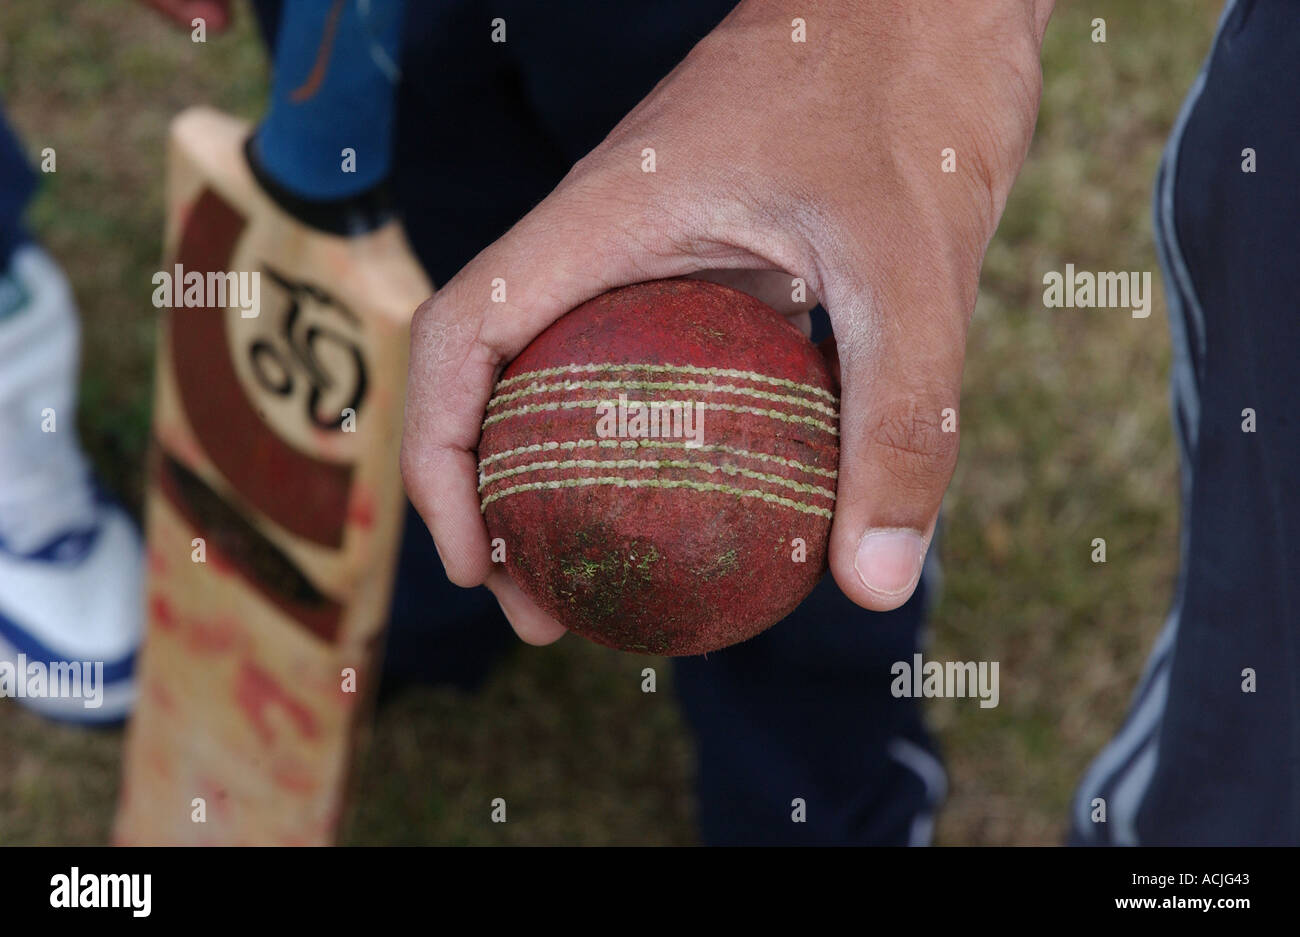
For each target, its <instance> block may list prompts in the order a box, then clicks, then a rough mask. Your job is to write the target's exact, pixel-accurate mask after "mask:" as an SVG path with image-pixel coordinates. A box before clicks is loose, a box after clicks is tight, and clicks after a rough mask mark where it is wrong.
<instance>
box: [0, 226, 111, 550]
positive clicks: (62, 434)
mask: <svg viewBox="0 0 1300 937" xmlns="http://www.w3.org/2000/svg"><path fill="white" fill-rule="evenodd" d="M5 281H8V282H7V284H6V283H5ZM14 297H17V301H15V300H14ZM6 298H7V299H8V306H7V307H6V308H7V314H6V315H4V316H3V317H0V542H3V544H4V545H5V546H6V547H7V548H8V549H10V550H12V551H14V552H18V553H26V552H30V551H32V550H36V549H39V548H41V547H42V546H44V545H46V544H47V543H49V542H50V541H51V540H53V539H54V538H55V537H57V536H59V535H60V534H62V533H66V532H68V531H73V530H84V529H87V528H89V527H91V526H93V524H94V521H95V503H94V493H93V491H92V489H91V485H90V477H89V472H88V468H87V464H86V460H85V458H84V457H83V456H82V454H81V445H80V442H79V440H78V438H77V410H76V404H77V372H78V350H79V349H78V346H79V343H80V331H81V330H80V323H79V322H78V319H77V311H76V306H75V303H74V300H73V297H72V290H71V288H70V287H69V285H68V281H67V280H66V279H65V278H64V276H63V273H62V271H60V270H59V268H58V266H57V265H56V264H55V263H54V261H53V260H52V259H51V258H50V257H49V255H48V254H46V253H45V252H44V251H43V250H41V249H40V248H39V247H35V246H33V245H25V246H23V247H20V248H18V250H17V251H15V252H14V255H13V258H12V260H11V261H10V264H9V269H8V270H6V271H3V272H0V300H4V299H6ZM24 298H25V302H23V299H24ZM51 429H52V430H53V431H50V430H51Z"/></svg>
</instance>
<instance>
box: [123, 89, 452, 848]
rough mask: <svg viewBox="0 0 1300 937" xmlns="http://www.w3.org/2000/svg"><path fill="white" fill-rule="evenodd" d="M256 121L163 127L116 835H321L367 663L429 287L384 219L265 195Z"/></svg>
mask: <svg viewBox="0 0 1300 937" xmlns="http://www.w3.org/2000/svg"><path fill="white" fill-rule="evenodd" d="M251 131H252V128H251V127H250V126H249V125H247V124H246V123H244V122H243V121H240V120H237V119H234V118H232V117H229V116H226V115H223V114H220V113H218V112H215V111H212V110H209V109H202V108H200V109H193V110H189V111H186V112H184V113H182V114H181V115H180V116H179V117H177V118H176V119H175V121H174V123H173V124H172V127H171V132H170V138H169V143H168V157H167V184H166V188H167V194H166V205H167V209H166V233H165V258H166V261H165V263H164V265H163V270H162V271H161V272H160V274H159V276H157V277H155V284H156V285H157V286H158V289H157V290H156V291H155V294H154V300H155V305H166V306H168V307H170V308H167V309H164V310H163V314H162V319H161V322H160V326H159V333H158V350H157V361H156V367H157V377H156V390H155V402H154V415H153V440H152V446H151V449H152V452H151V456H150V464H149V482H148V490H147V496H146V541H147V550H148V577H147V580H148V585H147V589H148V593H147V597H146V608H147V613H148V623H147V630H146V635H145V641H144V646H143V649H142V653H141V660H140V665H139V674H138V684H139V694H140V695H139V702H138V706H137V709H136V711H135V714H134V716H133V718H132V720H131V724H130V727H129V730H128V738H127V748H126V755H125V764H124V776H123V783H122V790H121V793H120V801H119V806H118V814H117V820H116V829H115V839H116V841H117V842H119V843H122V844H139V845H151V844H268V845H269V844H295V845H303V844H329V843H331V842H333V841H334V840H335V838H336V835H337V832H338V829H339V824H340V819H341V817H342V813H343V808H344V801H345V793H346V790H347V786H348V781H349V772H350V767H351V764H352V761H353V751H354V746H355V744H356V742H357V739H358V734H359V732H360V731H361V729H362V728H363V724H364V721H365V718H364V717H365V716H366V715H367V714H368V711H369V706H368V702H369V700H370V699H371V691H373V689H374V687H375V684H376V683H377V681H378V677H379V674H378V663H379V660H378V656H379V652H380V650H381V643H382V636H383V628H384V625H385V624H386V621H387V614H388V607H389V601H390V598H391V590H392V584H393V577H394V572H395V564H396V558H397V550H398V546H399V542H400V536H401V527H402V520H403V517H404V498H403V494H402V485H401V479H400V475H399V470H398V451H399V446H400V441H401V422H402V407H403V396H404V387H405V375H406V361H407V345H408V328H409V324H410V319H411V315H412V313H413V312H414V310H415V307H416V306H417V305H419V303H420V302H421V301H423V300H424V299H425V298H426V297H427V296H428V295H429V294H430V292H431V291H432V286H431V284H430V283H429V282H428V281H427V279H426V277H425V275H424V273H423V271H422V270H421V268H420V266H419V264H418V263H417V261H416V260H415V258H414V256H413V255H412V253H411V251H410V248H409V246H408V244H407V242H406V239H405V236H404V234H403V232H402V230H401V227H400V225H399V224H398V223H397V222H396V221H395V220H389V221H387V222H383V223H380V224H378V225H377V226H376V227H373V228H370V229H366V230H360V231H353V232H352V233H348V234H343V233H330V232H329V231H327V230H323V229H321V228H320V227H317V226H313V224H308V223H304V221H303V214H302V213H296V214H295V212H294V211H293V209H292V207H289V208H286V207H285V205H286V202H285V200H284V199H283V198H272V197H271V196H270V194H269V189H268V188H267V186H264V185H262V184H260V183H259V181H258V177H257V175H256V174H255V173H254V171H253V169H252V167H251V165H250V162H249V160H248V159H247V157H246V155H245V144H246V141H247V140H248V138H249V136H250V134H251ZM232 274H233V276H232ZM241 277H242V279H241ZM169 281H170V282H169ZM223 289H224V294H223Z"/></svg>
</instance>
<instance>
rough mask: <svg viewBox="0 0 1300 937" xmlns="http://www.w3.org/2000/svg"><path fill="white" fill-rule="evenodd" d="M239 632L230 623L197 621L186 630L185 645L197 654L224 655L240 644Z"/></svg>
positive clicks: (237, 628)
mask: <svg viewBox="0 0 1300 937" xmlns="http://www.w3.org/2000/svg"><path fill="white" fill-rule="evenodd" d="M239 631H240V629H239V626H238V625H236V624H234V623H232V622H229V621H202V620H199V619H195V620H194V621H191V622H190V623H189V627H188V628H186V634H185V644H186V646H187V647H188V648H189V649H190V650H191V651H192V652H193V653H195V654H224V653H226V652H227V651H231V650H233V649H234V648H235V647H236V646H237V645H238V644H239V638H240V634H239Z"/></svg>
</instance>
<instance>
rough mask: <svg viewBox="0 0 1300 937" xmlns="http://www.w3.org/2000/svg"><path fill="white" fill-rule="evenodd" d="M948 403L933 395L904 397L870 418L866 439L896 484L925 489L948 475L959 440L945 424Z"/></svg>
mask: <svg viewBox="0 0 1300 937" xmlns="http://www.w3.org/2000/svg"><path fill="white" fill-rule="evenodd" d="M950 406H951V404H950V403H948V402H940V401H938V400H935V399H933V398H923V399H920V400H909V401H904V402H900V403H898V404H894V405H892V406H890V407H888V408H886V409H885V411H884V412H882V413H881V414H880V415H879V416H878V417H876V418H875V420H874V421H873V422H872V424H871V427H870V440H871V442H872V444H873V445H875V446H876V448H877V450H878V451H879V452H880V453H881V454H882V455H883V459H882V462H883V465H884V468H885V470H886V471H888V472H889V473H890V475H891V476H893V478H894V479H895V481H897V482H898V483H899V484H900V485H903V486H905V487H907V488H909V489H914V490H928V489H931V488H933V487H935V486H936V485H938V486H942V485H945V484H947V482H948V479H949V478H951V477H952V473H953V469H954V468H956V465H957V450H958V446H959V442H958V434H957V432H956V430H955V428H954V429H951V430H949V429H946V428H945V422H946V420H945V416H944V410H945V409H946V408H948V407H950ZM954 409H955V408H954Z"/></svg>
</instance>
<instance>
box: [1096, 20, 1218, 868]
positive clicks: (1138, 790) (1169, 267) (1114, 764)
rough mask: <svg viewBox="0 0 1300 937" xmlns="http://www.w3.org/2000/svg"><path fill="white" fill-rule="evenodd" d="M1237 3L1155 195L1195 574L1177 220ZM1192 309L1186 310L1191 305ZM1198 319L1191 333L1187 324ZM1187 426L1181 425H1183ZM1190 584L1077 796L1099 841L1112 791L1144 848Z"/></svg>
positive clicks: (1121, 823) (1187, 285) (1201, 347)
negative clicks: (1197, 114)
mask: <svg viewBox="0 0 1300 937" xmlns="http://www.w3.org/2000/svg"><path fill="white" fill-rule="evenodd" d="M1236 5H1237V3H1236V0H1228V2H1227V4H1226V5H1225V6H1224V8H1223V13H1222V14H1221V15H1220V17H1219V25H1218V28H1217V29H1216V30H1215V34H1214V42H1212V43H1211V45H1210V52H1209V55H1207V56H1206V59H1205V63H1204V64H1203V65H1202V66H1201V70H1200V72H1199V73H1198V74H1197V76H1196V81H1195V82H1193V84H1192V87H1191V90H1190V91H1189V92H1188V93H1187V97H1186V99H1185V100H1184V101H1183V106H1182V109H1181V110H1180V111H1179V112H1178V119H1177V121H1176V122H1175V123H1174V128H1173V131H1172V132H1171V133H1170V136H1169V142H1168V143H1167V144H1166V146H1165V152H1164V157H1163V160H1162V173H1161V185H1160V191H1159V192H1157V193H1155V196H1156V197H1155V210H1156V212H1157V214H1158V221H1159V224H1158V225H1157V237H1156V249H1157V253H1158V254H1159V256H1160V262H1161V266H1162V267H1163V268H1164V271H1165V276H1166V277H1168V278H1170V279H1172V280H1173V281H1174V282H1173V284H1172V289H1169V290H1167V291H1166V302H1167V303H1168V305H1169V323H1170V333H1171V336H1172V341H1173V348H1174V362H1173V381H1172V383H1173V397H1174V407H1175V412H1178V411H1179V410H1181V412H1182V414H1183V417H1184V419H1183V420H1182V421H1181V423H1183V424H1185V425H1186V433H1187V435H1186V436H1184V435H1183V432H1182V430H1181V428H1180V429H1179V432H1178V441H1179V447H1180V449H1181V457H1182V464H1183V473H1182V481H1183V484H1182V510H1183V518H1182V523H1181V525H1180V529H1181V534H1180V544H1179V553H1180V557H1179V561H1180V566H1181V568H1182V569H1183V570H1184V571H1185V570H1186V569H1187V531H1188V529H1189V526H1190V525H1189V524H1188V518H1187V511H1188V508H1189V506H1190V505H1191V498H1192V490H1191V488H1192V479H1191V469H1190V465H1191V464H1192V458H1193V456H1194V454H1195V451H1196V442H1197V424H1198V421H1199V420H1200V410H1201V406H1200V393H1199V381H1200V377H1201V376H1200V375H1199V374H1195V373H1193V370H1192V367H1191V361H1192V357H1191V353H1190V349H1191V347H1192V345H1191V343H1192V342H1195V348H1196V350H1197V360H1198V361H1201V362H1204V361H1205V314H1204V311H1203V310H1202V308H1201V304H1200V301H1199V300H1198V299H1197V297H1196V290H1195V287H1194V285H1193V283H1192V277H1191V273H1190V272H1189V271H1188V269H1187V262H1186V260H1185V259H1184V258H1183V253H1182V250H1181V249H1180V247H1179V244H1178V229H1177V227H1176V222H1177V219H1176V218H1175V215H1174V195H1175V191H1174V189H1175V183H1176V181H1177V178H1178V152H1179V149H1180V148H1181V147H1182V143H1183V135H1184V134H1185V133H1186V130H1187V124H1188V121H1189V120H1190V119H1191V116H1192V112H1193V111H1194V110H1195V108H1196V104H1197V102H1198V101H1199V100H1200V97H1201V93H1202V92H1203V91H1204V90H1205V83H1206V80H1207V76H1208V72H1209V67H1210V62H1211V60H1212V59H1213V58H1214V53H1215V50H1216V49H1217V48H1218V45H1219V39H1220V37H1221V36H1222V35H1223V28H1224V25H1225V24H1226V23H1227V22H1228V19H1229V17H1230V16H1231V15H1232V11H1233V8H1234V7H1235V6H1236ZM1184 304H1185V305H1184ZM1189 321H1190V324H1191V334H1190V335H1189V334H1188V328H1187V323H1188V322H1189ZM1179 422H1180V421H1176V426H1178V425H1179ZM1183 589H1184V583H1183V580H1182V578H1181V577H1180V579H1179V583H1178V587H1177V596H1176V599H1175V604H1174V610H1173V612H1171V613H1170V615H1169V618H1168V619H1167V620H1166V622H1165V627H1164V630H1163V631H1162V632H1161V634H1160V637H1159V638H1158V639H1157V640H1156V645H1155V647H1154V648H1153V649H1152V652H1151V656H1150V658H1149V659H1148V660H1147V666H1146V671H1145V673H1144V674H1143V676H1142V680H1141V682H1140V683H1139V684H1138V691H1137V693H1136V694H1135V696H1134V709H1133V710H1132V711H1131V712H1130V714H1129V718H1128V719H1127V721H1126V722H1125V725H1124V727H1123V728H1122V729H1121V730H1120V732H1119V734H1118V735H1116V736H1115V738H1113V739H1111V741H1110V743H1109V744H1108V745H1107V746H1106V747H1105V748H1103V749H1102V751H1101V754H1099V755H1098V756H1097V758H1096V759H1095V760H1094V761H1093V763H1092V765H1091V766H1090V767H1089V768H1088V771H1087V773H1086V774H1085V775H1084V778H1083V781H1082V782H1081V783H1080V785H1079V790H1078V791H1077V792H1076V794H1075V803H1074V813H1075V828H1076V830H1077V832H1078V833H1079V834H1080V835H1081V836H1085V837H1087V838H1089V839H1095V838H1096V835H1095V834H1096V828H1095V827H1094V825H1093V823H1092V822H1091V813H1092V799H1093V798H1094V797H1100V796H1102V791H1110V792H1111V793H1110V798H1109V799H1108V800H1107V803H1106V819H1107V828H1108V829H1109V830H1110V833H1111V842H1113V843H1115V844H1117V845H1137V844H1138V835H1137V814H1138V811H1139V809H1140V808H1141V806H1142V801H1143V799H1144V798H1145V797H1146V793H1147V790H1148V788H1149V787H1150V784H1151V779H1152V778H1153V777H1154V776H1155V772H1156V766H1157V764H1158V763H1159V754H1160V746H1159V733H1160V726H1161V723H1162V721H1163V719H1164V713H1165V705H1166V703H1167V702H1168V699H1169V674H1170V671H1171V670H1172V660H1173V652H1174V646H1175V645H1176V643H1177V637H1178V624H1179V619H1180V612H1181V608H1182V594H1183Z"/></svg>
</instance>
